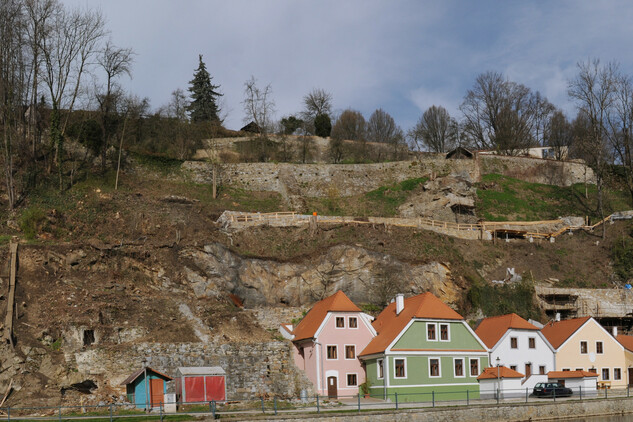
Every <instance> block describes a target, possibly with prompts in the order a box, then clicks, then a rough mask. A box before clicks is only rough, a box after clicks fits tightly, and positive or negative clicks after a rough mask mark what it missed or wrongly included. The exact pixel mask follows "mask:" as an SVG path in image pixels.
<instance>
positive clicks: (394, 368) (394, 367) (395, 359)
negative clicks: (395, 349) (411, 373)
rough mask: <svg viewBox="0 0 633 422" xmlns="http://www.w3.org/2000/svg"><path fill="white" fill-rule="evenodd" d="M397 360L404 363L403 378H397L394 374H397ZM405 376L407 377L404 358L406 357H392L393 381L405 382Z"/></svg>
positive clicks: (405, 359)
mask: <svg viewBox="0 0 633 422" xmlns="http://www.w3.org/2000/svg"><path fill="white" fill-rule="evenodd" d="M399 360H402V361H404V377H399V376H397V375H396V374H397V371H396V361H399ZM407 375H408V373H407V358H406V357H402V358H400V357H398V358H396V357H394V358H393V378H394V379H399V380H405V379H407Z"/></svg>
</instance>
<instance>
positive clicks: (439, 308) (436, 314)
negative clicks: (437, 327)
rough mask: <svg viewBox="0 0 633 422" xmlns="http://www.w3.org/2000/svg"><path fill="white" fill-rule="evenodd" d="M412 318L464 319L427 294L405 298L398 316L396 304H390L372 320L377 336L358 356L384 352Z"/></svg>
mask: <svg viewBox="0 0 633 422" xmlns="http://www.w3.org/2000/svg"><path fill="white" fill-rule="evenodd" d="M412 318H429V319H455V320H463V319H464V317H462V316H461V315H460V314H458V313H457V312H455V311H454V310H452V309H451V308H449V307H448V306H447V305H446V304H445V303H444V302H442V301H441V300H439V299H438V298H437V297H435V295H433V293H429V292H427V293H422V294H419V295H417V296H413V297H409V298H406V299H405V300H404V309H403V310H402V312H400V315H396V302H392V303H390V304H389V306H387V307H386V308H385V309H384V310H383V311H382V312H381V313H380V315H378V317H377V318H376V319H375V320H374V322H373V324H372V325H373V326H374V328H375V329H376V332H377V333H378V335H377V336H376V337H374V338H373V339H372V341H371V342H369V344H368V345H367V347H365V349H364V350H363V351H362V352H361V353H360V355H359V356H366V355H371V354H374V353H382V352H384V351H385V349H386V348H387V347H388V346H389V345H390V344H391V342H392V341H393V340H394V339H395V338H396V337H397V336H398V334H400V332H401V331H402V330H403V329H404V327H406V326H407V324H408V323H409V321H411V319H412Z"/></svg>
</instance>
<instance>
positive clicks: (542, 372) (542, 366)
mask: <svg viewBox="0 0 633 422" xmlns="http://www.w3.org/2000/svg"><path fill="white" fill-rule="evenodd" d="M538 373H539V374H540V375H545V365H541V366H539V367H538Z"/></svg>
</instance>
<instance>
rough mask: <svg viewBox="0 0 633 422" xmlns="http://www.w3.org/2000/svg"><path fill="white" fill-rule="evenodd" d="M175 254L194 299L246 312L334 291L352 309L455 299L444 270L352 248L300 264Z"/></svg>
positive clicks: (219, 252) (214, 252)
mask: <svg viewBox="0 0 633 422" xmlns="http://www.w3.org/2000/svg"><path fill="white" fill-rule="evenodd" d="M180 254H181V257H182V258H183V261H185V262H187V263H188V264H187V267H186V271H185V276H186V280H187V282H188V283H190V285H191V287H192V289H193V291H194V293H195V295H196V296H197V297H199V298H202V297H218V296H220V295H225V294H227V293H229V292H230V293H233V294H236V295H237V296H239V297H240V298H241V299H243V301H244V304H245V306H247V307H254V306H271V305H273V306H274V305H278V304H287V305H291V306H301V305H305V304H311V303H313V302H315V301H317V300H320V299H322V298H323V297H326V296H328V295H330V294H332V293H334V292H336V291H337V290H339V289H342V290H344V291H345V293H346V294H347V295H348V296H349V297H350V299H352V300H353V301H354V302H356V303H374V304H377V305H382V304H384V303H385V302H387V301H389V300H390V299H391V298H393V296H395V294H396V293H405V294H417V293H420V292H425V291H430V292H432V293H434V294H435V295H437V296H438V297H440V298H441V299H442V300H444V301H446V302H449V303H456V302H457V300H458V299H459V294H460V291H459V288H457V287H456V286H455V284H454V283H453V280H452V278H451V273H450V269H449V267H448V265H446V264H442V263H438V262H433V263H429V264H424V265H414V264H409V263H406V262H401V261H398V260H396V259H394V258H393V257H391V256H389V255H385V254H381V253H377V252H373V251H368V250H366V249H364V248H361V247H357V246H335V247H333V248H331V249H329V250H328V251H327V252H325V253H324V254H322V255H320V256H315V257H312V258H309V259H306V260H305V261H302V262H276V261H270V260H262V259H254V258H242V257H239V256H237V255H236V254H234V253H232V252H231V251H229V250H228V249H226V248H225V247H224V246H222V245H220V244H217V243H214V244H209V245H206V246H205V247H204V248H203V249H202V250H199V249H192V248H188V249H184V250H182V251H181V253H180Z"/></svg>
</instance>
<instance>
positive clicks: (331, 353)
mask: <svg viewBox="0 0 633 422" xmlns="http://www.w3.org/2000/svg"><path fill="white" fill-rule="evenodd" d="M327 358H328V359H331V360H334V359H338V353H336V345H334V346H327Z"/></svg>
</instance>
